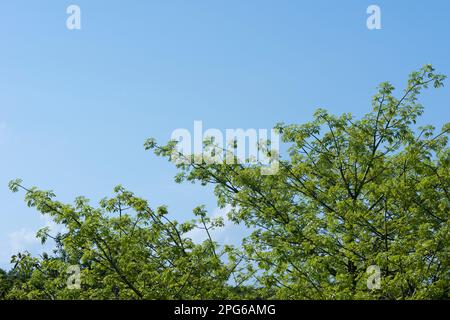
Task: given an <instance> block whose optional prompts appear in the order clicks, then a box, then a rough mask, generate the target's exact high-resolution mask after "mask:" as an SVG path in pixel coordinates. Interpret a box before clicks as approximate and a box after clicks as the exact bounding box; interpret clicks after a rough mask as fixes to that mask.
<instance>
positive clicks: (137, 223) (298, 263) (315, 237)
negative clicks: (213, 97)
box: [0, 65, 450, 299]
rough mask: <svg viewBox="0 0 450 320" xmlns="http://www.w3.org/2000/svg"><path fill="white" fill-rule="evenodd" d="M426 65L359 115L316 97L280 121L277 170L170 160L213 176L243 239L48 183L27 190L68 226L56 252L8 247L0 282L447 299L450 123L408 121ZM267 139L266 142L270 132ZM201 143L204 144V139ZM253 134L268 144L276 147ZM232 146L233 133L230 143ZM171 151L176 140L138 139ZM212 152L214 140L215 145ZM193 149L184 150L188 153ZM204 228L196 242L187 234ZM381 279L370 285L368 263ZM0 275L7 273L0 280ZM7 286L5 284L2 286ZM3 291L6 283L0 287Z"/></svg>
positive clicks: (114, 293) (29, 289) (132, 293)
mask: <svg viewBox="0 0 450 320" xmlns="http://www.w3.org/2000/svg"><path fill="white" fill-rule="evenodd" d="M444 78H445V77H444V76H442V75H439V74H436V73H435V72H434V69H433V68H432V67H431V66H430V65H427V66H425V67H423V68H422V69H421V70H420V71H418V72H413V73H412V74H411V75H410V78H409V80H408V84H407V87H406V89H405V90H404V92H403V93H402V94H401V95H400V97H398V98H397V97H395V96H394V88H393V86H392V85H391V84H389V83H382V84H381V85H380V86H379V88H378V92H377V94H376V95H375V96H374V98H373V100H372V111H371V112H369V113H368V114H366V115H365V116H364V117H362V118H361V119H354V118H353V117H352V116H351V115H350V114H344V115H342V116H339V117H338V116H333V115H330V114H329V113H328V112H326V111H325V110H322V109H320V110H318V111H317V112H316V113H315V116H314V120H313V121H312V122H310V123H306V124H303V125H284V124H279V125H277V128H278V130H279V131H280V133H281V137H282V141H283V142H284V143H286V144H287V145H288V146H289V151H288V152H287V154H286V155H285V157H286V159H283V158H282V159H281V160H280V166H279V171H278V173H277V174H275V175H264V174H261V169H262V166H261V165H253V164H249V163H244V164H242V163H241V164H239V163H237V164H230V163H229V162H227V163H225V162H224V163H210V162H209V161H205V162H201V163H198V162H197V161H196V162H194V161H183V162H182V161H178V162H177V164H176V165H177V166H178V167H179V169H180V172H179V174H177V176H176V181H178V182H182V181H191V182H195V181H197V182H200V183H201V184H203V185H206V184H213V185H215V194H216V196H217V199H218V203H219V205H220V206H222V207H224V206H225V205H227V204H230V205H231V206H232V208H233V209H232V211H231V212H230V218H231V219H232V220H233V221H235V222H237V223H244V224H245V225H247V226H248V227H250V228H251V229H252V234H251V235H250V236H248V237H247V238H245V239H244V241H243V244H242V248H240V249H239V250H238V249H235V248H232V247H230V246H219V245H218V244H217V243H216V242H214V241H213V239H212V238H211V236H210V230H211V229H213V228H220V227H221V226H222V225H223V221H221V220H220V219H219V220H212V219H210V218H208V216H207V214H206V211H205V209H204V208H203V207H198V208H196V209H195V210H194V214H195V215H196V219H195V220H192V221H187V222H184V223H178V222H177V221H173V220H170V219H169V218H168V212H167V209H166V207H164V206H163V207H159V208H157V209H156V210H154V209H152V208H151V207H150V205H149V203H148V202H147V201H146V200H144V199H141V198H139V197H137V196H135V195H134V194H133V193H131V192H130V191H127V190H125V189H124V188H123V187H121V186H118V187H116V188H115V190H114V196H113V197H112V198H105V199H103V200H102V201H101V202H100V203H99V206H97V207H94V206H91V205H90V204H89V202H88V200H87V199H85V198H83V197H80V198H77V199H76V200H75V203H74V204H73V205H69V204H64V203H61V202H59V201H57V200H55V195H54V194H53V192H51V191H42V190H38V189H36V188H31V189H27V188H25V187H24V186H23V184H22V182H21V181H20V180H16V181H12V182H11V183H10V188H11V190H12V191H18V190H19V189H23V190H24V191H25V193H26V195H25V200H26V202H27V204H28V205H29V206H30V207H34V208H36V209H37V210H38V211H40V212H41V213H42V214H45V215H49V216H50V217H51V218H52V219H53V220H54V221H55V222H56V223H58V224H61V225H63V226H64V227H65V231H64V232H63V233H61V234H57V235H50V232H49V230H48V229H46V228H44V229H42V230H40V231H39V232H38V237H39V238H40V239H41V240H42V242H45V241H47V240H48V238H53V240H54V241H55V242H56V244H57V247H56V249H55V251H54V252H53V254H52V255H48V254H43V255H42V256H41V257H32V256H31V255H30V254H28V253H26V252H25V253H19V254H17V255H15V256H13V257H12V262H13V263H15V267H14V268H13V269H12V270H11V271H10V272H9V273H8V274H7V276H6V279H9V280H8V281H6V282H5V281H4V280H3V279H5V274H4V273H3V274H0V284H1V287H0V290H2V291H0V292H2V293H0V294H3V295H4V296H6V298H10V299H183V298H185V299H208V298H219V299H220V298H276V299H278V298H285V299H447V298H448V297H449V289H450V279H449V277H450V273H449V269H450V268H449V267H450V259H449V251H450V250H449V248H450V246H449V244H450V233H449V221H448V218H449V212H450V210H449V209H450V198H449V192H450V165H449V164H450V149H449V148H448V135H449V133H448V132H449V130H450V124H447V125H445V126H444V127H443V128H442V130H440V131H438V132H437V133H435V131H436V130H435V128H434V127H432V126H424V127H419V128H417V129H416V128H415V127H416V125H415V124H416V121H417V119H418V118H419V116H420V115H421V114H422V113H423V107H422V106H421V105H420V104H419V103H418V96H419V94H420V92H421V91H422V89H424V88H427V87H428V86H429V85H432V86H434V87H435V88H438V87H441V86H442V85H443V80H444ZM268 143H270V142H268ZM205 145H207V146H208V148H210V149H211V148H213V149H214V144H213V141H211V140H210V139H207V140H206V141H205ZM266 146H267V144H264V145H263V144H261V145H260V146H259V147H260V148H263V149H264V150H265V152H267V153H268V155H269V156H271V157H273V156H274V153H273V152H271V151H270V150H269V148H267V147H266ZM235 147H236V146H235ZM145 148H146V149H154V150H155V152H156V154H157V155H160V156H165V157H168V158H169V159H170V160H173V156H174V155H176V156H177V157H176V158H178V159H179V157H180V156H183V155H180V154H177V153H176V150H177V149H176V141H170V142H169V143H168V144H167V145H165V146H159V145H158V144H156V142H155V141H154V140H153V139H149V140H148V141H146V143H145ZM217 151H220V150H217ZM194 157H196V156H195V155H194V156H192V158H191V159H186V160H193V159H194ZM193 228H202V229H203V230H204V231H205V233H206V234H207V236H208V240H206V241H204V242H203V243H200V244H197V243H194V242H193V241H192V240H191V239H190V238H189V237H188V235H187V233H188V232H189V231H190V230H192V229H193ZM72 265H76V266H79V268H80V270H81V288H80V289H70V288H69V287H68V286H67V279H68V274H67V270H68V268H69V266H72ZM372 265H375V266H378V268H379V269H380V271H381V287H380V288H379V289H376V290H370V289H369V288H368V286H367V280H368V277H369V274H367V269H368V267H369V266H372ZM5 283H6V285H5ZM3 288H6V290H5V289H3ZM3 292H6V294H5V293H3Z"/></svg>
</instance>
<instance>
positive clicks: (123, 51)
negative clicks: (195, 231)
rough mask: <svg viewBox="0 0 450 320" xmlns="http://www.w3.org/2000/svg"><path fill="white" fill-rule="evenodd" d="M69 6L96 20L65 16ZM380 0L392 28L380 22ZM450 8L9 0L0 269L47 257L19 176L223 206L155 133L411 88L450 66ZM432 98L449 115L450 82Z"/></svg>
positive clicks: (242, 124)
mask: <svg viewBox="0 0 450 320" xmlns="http://www.w3.org/2000/svg"><path fill="white" fill-rule="evenodd" d="M70 4H76V5H78V6H79V7H80V8H81V30H68V29H67V28H66V19H67V17H68V15H67V14H66V8H67V7H68V6H69V5H70ZM371 4H376V5H378V6H379V7H380V8H381V23H382V29H381V30H368V29H367V27H366V19H367V17H368V15H367V13H366V9H367V7H368V6H369V5H371ZM449 16H450V1H448V0H441V1H438V0H431V1H418V0H416V1H410V0H409V1H406V0H404V1H403V0H395V1H392V0H391V1H380V0H372V1H365V0H348V1H331V0H329V1H317V0H316V1H300V0H292V1H288V0H276V1H275V0H227V1H225V0H191V1H181V0H142V1H139V0H134V1H111V0H108V1H106V0H105V1H103V0H96V1H92V0H90V1H87V0H72V1H63V0H53V1H50V0H45V1H44V0H41V1H22V0H2V1H1V2H0V202H1V207H0V267H7V266H8V261H9V257H10V255H11V254H12V253H14V251H17V250H24V249H28V250H30V251H31V252H33V253H38V252H39V251H40V245H39V243H37V241H36V240H35V239H34V236H33V234H34V232H35V231H36V230H37V229H38V228H40V227H42V226H43V225H45V224H46V223H48V221H46V220H44V219H42V217H40V215H39V214H38V213H37V212H36V211H35V210H33V209H29V208H27V207H26V205H25V203H24V202H23V193H19V194H12V193H10V192H9V190H8V188H7V184H8V181H9V180H11V179H14V178H22V179H23V180H24V184H25V185H27V186H38V187H40V188H43V189H52V190H54V191H55V192H56V194H57V195H58V197H59V199H61V200H63V201H72V200H73V198H74V197H76V196H78V195H84V196H86V197H88V198H91V199H93V201H94V202H95V201H97V200H98V199H100V198H102V197H104V196H107V195H110V194H111V191H112V188H113V187H114V186H115V185H117V184H119V183H120V184H123V185H124V186H125V187H127V188H129V189H131V190H132V191H134V192H135V193H137V194H138V195H141V196H143V197H145V198H147V199H149V201H150V203H151V204H152V205H153V206H157V205H161V204H167V205H168V206H169V210H170V212H171V214H173V216H174V217H176V218H178V219H190V218H192V214H191V210H192V208H194V207H195V206H197V205H200V204H206V205H207V208H208V209H209V211H210V212H211V214H220V212H219V211H217V210H216V203H215V199H214V195H213V193H212V190H211V188H202V187H200V186H196V185H191V184H183V185H177V184H175V183H174V182H173V179H172V178H173V176H174V174H175V172H176V171H175V168H174V166H173V165H172V164H170V163H168V162H167V161H166V160H164V159H161V158H157V157H156V156H154V155H153V154H152V153H150V152H146V151H144V149H143V146H142V145H143V142H144V140H145V138H147V137H155V138H156V139H157V140H158V141H160V142H165V141H167V140H168V139H169V138H170V135H171V133H172V131H173V130H174V129H177V128H187V129H190V130H192V127H193V122H194V120H202V121H203V124H204V127H206V128H219V129H221V130H225V129H226V128H271V127H272V126H273V125H274V124H275V123H277V122H280V121H283V122H286V123H303V122H305V121H308V120H309V119H311V114H312V113H313V111H314V110H315V109H316V108H317V107H323V108H326V109H328V110H330V111H331V112H333V113H342V112H352V113H353V114H355V115H362V114H364V113H365V112H367V111H369V109H370V99H371V95H372V94H373V93H374V92H375V88H376V86H377V85H378V83H379V82H382V81H386V80H389V81H392V82H393V84H394V85H395V86H396V87H397V88H402V86H403V84H404V83H405V80H406V77H407V75H408V74H409V72H411V71H413V70H415V69H418V68H419V67H420V66H421V65H423V64H426V63H432V64H433V65H434V66H435V67H436V69H437V70H438V71H440V72H442V73H445V74H447V75H450V61H449V60H450V59H449V57H450V41H449V31H450V19H449ZM421 102H422V103H423V104H424V105H425V108H426V113H425V116H424V118H423V121H422V122H423V123H432V124H435V125H436V126H440V125H442V124H443V123H444V122H448V121H450V117H449V106H450V85H448V86H446V87H444V88H443V89H440V90H437V91H433V90H432V91H427V92H425V94H424V95H423V98H422V100H421ZM230 232H231V231H230V230H228V236H229V234H230ZM236 234H238V232H237V233H233V235H234V236H235V235H236ZM228 236H227V234H226V232H225V233H222V234H221V235H220V237H222V240H223V239H226V238H227V237H228Z"/></svg>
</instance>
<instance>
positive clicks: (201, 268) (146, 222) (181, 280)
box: [7, 180, 239, 299]
mask: <svg viewBox="0 0 450 320" xmlns="http://www.w3.org/2000/svg"><path fill="white" fill-rule="evenodd" d="M10 188H11V189H12V190H13V191H18V190H19V189H23V190H25V192H26V196H25V199H26V201H27V204H28V206H30V207H34V208H36V209H37V210H38V211H40V212H41V213H42V214H46V215H49V216H50V217H52V218H53V220H54V221H55V222H56V223H59V224H62V225H63V226H65V228H66V232H65V233H63V234H58V235H56V236H52V235H50V234H49V230H48V228H44V229H42V230H40V231H39V232H38V237H39V238H40V239H41V240H42V243H44V242H45V241H46V240H47V239H48V238H49V237H51V238H53V239H54V240H55V241H56V243H57V250H55V252H54V253H55V255H54V256H49V255H47V254H44V255H43V256H42V257H41V258H35V257H32V256H31V255H30V254H28V253H20V254H18V255H16V256H13V257H12V262H13V263H15V267H14V268H13V270H12V274H13V276H14V285H13V287H12V288H11V291H10V292H9V293H8V295H7V297H8V298H14V299H187V298H190V299H207V298H213V297H215V298H222V297H229V296H232V291H233V287H232V286H229V285H227V282H228V280H229V278H230V277H231V276H232V275H233V274H234V273H235V272H236V271H238V270H239V267H238V263H236V259H234V258H233V256H234V253H233V249H232V248H229V247H226V248H223V249H221V250H217V244H216V243H215V242H213V240H212V239H211V238H209V239H208V240H207V241H204V242H203V243H201V244H195V243H194V242H193V241H192V240H191V239H190V238H188V237H186V233H187V232H189V231H190V230H192V229H194V228H197V227H201V228H203V229H204V230H205V231H206V232H207V233H208V235H209V232H210V230H211V229H213V228H215V227H218V226H220V225H222V223H223V222H222V221H221V220H220V219H217V220H211V219H210V218H208V217H206V212H205V210H204V208H202V207H199V208H196V209H195V210H194V212H195V214H196V215H197V216H198V217H199V219H198V221H195V220H194V221H189V222H186V223H183V224H179V223H177V222H176V221H171V220H170V219H168V218H167V215H168V212H167V209H166V207H164V206H162V207H159V208H157V209H156V210H153V209H151V208H150V206H149V204H148V202H147V201H146V200H143V199H141V198H138V197H136V196H135V195H134V194H133V193H131V192H129V191H127V190H125V189H124V188H123V187H121V186H118V187H116V188H115V190H114V192H115V196H114V197H113V198H109V199H107V198H105V199H103V200H102V201H101V202H100V205H99V207H98V208H94V207H92V206H90V205H89V202H88V200H87V199H85V198H83V197H79V198H77V199H76V200H75V204H74V205H68V204H63V203H60V202H58V201H56V200H54V197H55V195H54V194H53V192H51V191H41V190H38V189H36V188H32V189H27V188H25V187H23V186H22V184H21V181H20V180H16V181H12V182H11V183H10ZM224 255H225V256H227V257H228V258H229V259H228V260H229V263H228V264H225V263H224V262H223V256H224ZM70 266H77V267H78V268H79V269H80V271H81V273H80V279H81V286H80V288H73V287H71V286H68V285H67V283H68V280H69V275H68V274H67V271H68V270H69V267H70Z"/></svg>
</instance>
